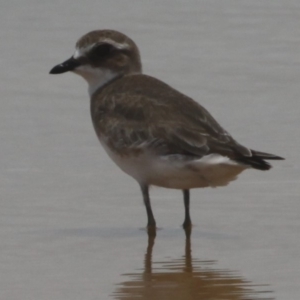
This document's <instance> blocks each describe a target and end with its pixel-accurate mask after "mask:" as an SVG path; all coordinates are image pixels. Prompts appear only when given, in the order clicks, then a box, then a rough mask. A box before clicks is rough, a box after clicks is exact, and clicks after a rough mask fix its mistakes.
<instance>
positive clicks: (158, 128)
mask: <svg viewBox="0 0 300 300" xmlns="http://www.w3.org/2000/svg"><path fill="white" fill-rule="evenodd" d="M67 71H72V72H74V73H76V74H78V75H80V76H82V77H83V78H84V79H85V80H86V81H87V83H88V91H89V95H90V108H91V116H92V121H93V125H94V129H95V131H96V134H97V136H98V138H99V141H100V143H101V144H102V146H103V147H104V149H105V150H106V152H107V153H108V155H109V156H110V158H111V159H112V160H113V161H114V162H115V163H116V164H117V165H118V166H119V167H120V168H121V169H122V170H123V171H124V172H125V173H127V174H128V175H130V176H132V177H133V178H134V179H135V180H136V181H137V182H138V184H139V185H140V188H141V191H142V195H143V200H144V204H145V206H146V211H147V218H148V223H147V227H148V228H155V227H156V222H155V219H154V216H153V213H152V209H151V203H150V197H149V186H159V187H164V188H171V189H179V190H182V191H183V199H184V207H185V218H184V223H183V227H184V228H190V227H191V225H192V223H191V218H190V212H189V210H190V189H192V188H203V187H218V186H225V185H227V184H228V183H229V182H231V181H232V180H235V179H236V178H237V175H238V174H239V173H241V172H242V171H244V170H245V169H250V168H254V169H257V170H263V171H264V170H269V169H270V168H271V165H270V164H269V163H268V162H266V160H280V159H283V158H282V157H279V156H277V155H273V154H269V153H264V152H260V151H256V150H252V149H250V148H248V147H245V146H243V145H241V144H239V143H238V142H237V141H235V140H234V139H233V137H232V136H231V135H230V134H229V133H228V132H227V131H226V130H224V129H223V128H222V127H221V126H220V125H219V124H218V123H217V121H216V120H215V119H214V118H213V117H212V116H211V114H210V113H209V112H208V111H207V110H206V109H205V108H204V107H202V106H201V105H200V104H199V103H197V102H196V101H194V100H193V99H191V98H189V97H188V96H185V95H184V94H182V93H180V92H178V91H177V90H175V89H174V88H172V87H170V86H169V85H167V84H166V83H164V82H162V81H160V80H158V79H156V78H153V77H151V76H148V75H144V74H142V64H141V58H140V53H139V49H138V47H137V46H136V44H135V43H134V42H133V40H131V39H130V38H129V37H127V36H126V35H124V34H123V33H120V32H117V31H114V30H96V31H92V32H89V33H87V34H86V35H84V36H82V37H81V38H80V39H79V40H78V42H77V43H76V50H75V53H74V54H73V55H72V56H71V58H69V59H68V60H66V61H65V62H63V63H61V64H59V65H57V66H55V67H54V68H52V69H51V71H50V74H60V73H65V72H67Z"/></svg>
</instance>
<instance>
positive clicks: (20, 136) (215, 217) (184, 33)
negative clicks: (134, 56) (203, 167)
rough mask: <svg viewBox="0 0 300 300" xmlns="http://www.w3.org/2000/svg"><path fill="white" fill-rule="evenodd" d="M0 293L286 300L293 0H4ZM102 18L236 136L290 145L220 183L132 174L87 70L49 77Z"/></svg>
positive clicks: (294, 147) (296, 111) (294, 219)
mask: <svg viewBox="0 0 300 300" xmlns="http://www.w3.org/2000/svg"><path fill="white" fill-rule="evenodd" d="M0 25H1V26H0V35H1V42H0V50H1V51H0V53H1V55H0V65H1V69H0V89H1V110H0V140H1V150H0V159H1V161H0V162H1V169H0V191H1V202H0V203H1V209H0V299H10V300H14V299H45V300H46V299H72V300H74V299H100V300H102V299H133V298H134V299H135V298H138V299H200V298H201V299H261V298H269V299H284V300H297V299H299V294H300V284H299V281H300V279H299V278H300V238H299V237H300V218H299V214H300V201H299V194H300V187H299V183H300V168H299V166H300V164H299V148H300V139H299V138H300V134H299V127H300V118H299V115H300V103H299V96H300V86H299V79H300V68H299V67H300V54H299V53H300V2H299V1H296V0H293V1H292V0H291V1H289V0H288V1H286V0H264V1H258V0H252V1H248V0H247V1H246V0H240V1H234V0H227V1H214V0H213V1H204V0H201V1H179V0H176V1H174V0H172V1H171V0H168V1H158V0H154V1H147V2H146V1H128V0H122V1H121V0H115V1H108V0H105V1H96V0H87V1H84V2H83V1H78V0H75V1H70V0H67V1H57V0H53V1H37V0H27V1H20V0H12V1H3V2H2V3H1V10H0ZM103 28H111V29H116V30H119V31H122V32H124V33H126V34H127V35H129V36H130V37H131V38H132V39H133V40H134V41H135V42H136V43H137V44H138V46H139V48H140V51H141V55H142V61H143V66H144V72H145V73H147V74H149V75H152V76H155V77H158V78H160V79H161V80H163V81H165V82H167V83H168V84H170V85H172V86H173V87H175V88H176V89H178V90H180V91H182V92H184V93H186V94H187V95H189V96H191V97H193V98H194V99H195V100H197V101H199V102H200V103H201V104H202V105H204V106H205V107H206V108H207V109H208V110H209V111H210V112H211V113H212V114H213V116H214V117H215V118H216V119H217V120H218V121H219V122H220V123H221V124H222V125H223V126H224V127H225V128H226V129H227V130H228V131H229V132H231V134H232V135H233V136H234V137H235V138H236V139H237V140H238V141H239V142H241V143H242V144H245V145H247V146H249V147H252V148H254V149H258V150H261V151H268V152H271V153H275V154H278V155H281V156H284V157H285V158H286V160H285V161H283V162H274V163H273V165H274V168H273V169H272V170H271V171H269V172H259V171H254V170H253V171H252V170H250V171H248V172H245V173H243V174H242V175H241V176H240V177H239V179H238V180H237V181H235V182H233V183H232V184H231V185H229V186H228V187H225V188H217V189H202V190H200V189H198V190H193V191H192V200H191V201H192V202H191V208H192V220H193V223H194V224H195V226H194V228H193V232H192V238H191V245H186V241H185V236H184V233H183V230H182V229H181V227H180V224H181V223H182V221H183V203H182V195H181V193H180V192H179V191H174V190H164V189H156V188H153V189H152V190H151V195H152V205H153V209H154V214H155V216H156V219H157V223H158V226H159V227H160V228H161V230H159V231H158V234H157V237H156V240H155V244H154V245H153V243H154V241H148V238H147V234H146V232H145V231H144V230H141V228H143V227H144V226H145V224H146V215H145V210H144V207H143V204H142V199H141V195H140V191H139V188H138V186H137V184H136V183H135V182H134V181H133V180H132V179H131V178H130V177H128V176H127V175H125V174H123V173H122V172H121V171H120V170H119V169H118V168H117V167H116V166H115V165H114V164H113V163H112V162H111V161H110V160H109V159H108V157H107V155H106V154H105V153H104V151H103V149H102V148H101V146H100V144H99V143H98V141H97V139H96V136H95V134H94V132H93V129H92V125H91V121H90V116H89V99H88V95H87V86H86V83H85V82H84V81H83V80H82V79H81V78H79V77H77V76H75V75H73V74H65V75H61V76H50V75H48V72H49V70H50V68H51V67H53V66H54V65H55V64H57V63H60V62H62V61H63V60H64V59H66V58H68V57H70V56H71V55H72V54H73V51H74V44H75V42H76V40H77V39H78V38H79V37H80V36H81V35H83V34H85V33H86V32H88V31H90V30H93V29H103Z"/></svg>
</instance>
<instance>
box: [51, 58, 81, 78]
mask: <svg viewBox="0 0 300 300" xmlns="http://www.w3.org/2000/svg"><path fill="white" fill-rule="evenodd" d="M79 66H80V62H79V61H78V60H77V59H75V58H73V56H72V57H71V58H69V59H68V60H66V61H65V62H63V63H61V64H59V65H57V66H55V67H53V68H52V69H51V70H50V72H49V73H50V74H62V73H65V72H68V71H72V70H74V69H75V68H77V67H79Z"/></svg>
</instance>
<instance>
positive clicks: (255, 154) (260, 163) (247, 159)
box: [236, 150, 284, 171]
mask: <svg viewBox="0 0 300 300" xmlns="http://www.w3.org/2000/svg"><path fill="white" fill-rule="evenodd" d="M251 153H252V156H242V157H239V158H237V159H236V160H237V161H239V162H241V163H244V164H246V165H250V166H251V167H252V168H254V169H257V170H262V171H266V170H269V169H271V168H272V166H271V165H270V164H269V163H267V162H266V161H265V160H283V159H284V158H283V157H280V156H277V155H274V154H270V153H265V152H259V151H255V150H251Z"/></svg>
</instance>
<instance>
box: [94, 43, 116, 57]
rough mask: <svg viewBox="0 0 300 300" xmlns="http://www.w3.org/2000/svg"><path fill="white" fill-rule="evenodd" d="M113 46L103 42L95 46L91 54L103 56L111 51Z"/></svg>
mask: <svg viewBox="0 0 300 300" xmlns="http://www.w3.org/2000/svg"><path fill="white" fill-rule="evenodd" d="M113 50H114V47H113V46H112V45H110V44H107V43H104V44H100V45H98V46H96V47H95V49H93V51H92V55H93V56H97V57H103V56H107V55H109V54H111V53H112V51H113Z"/></svg>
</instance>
